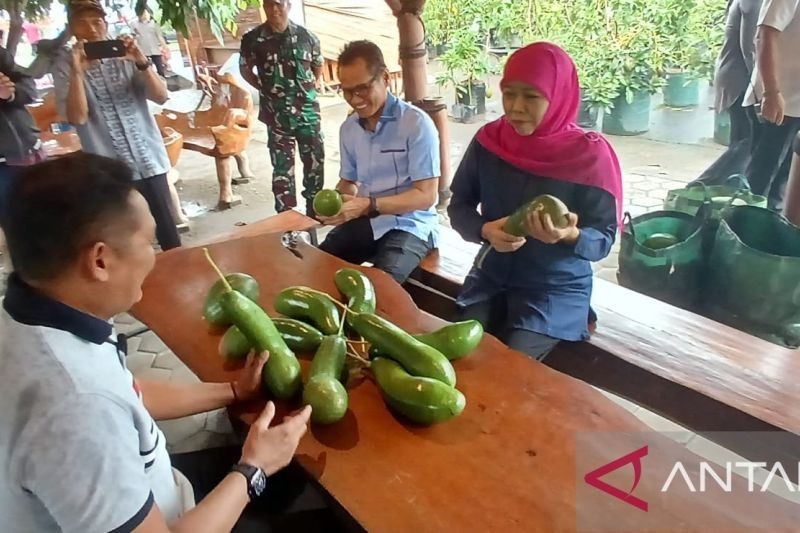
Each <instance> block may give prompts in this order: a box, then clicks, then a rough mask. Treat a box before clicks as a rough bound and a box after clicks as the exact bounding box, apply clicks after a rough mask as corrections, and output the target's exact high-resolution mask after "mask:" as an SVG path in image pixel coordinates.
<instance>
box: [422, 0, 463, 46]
mask: <svg viewBox="0 0 800 533" xmlns="http://www.w3.org/2000/svg"><path fill="white" fill-rule="evenodd" d="M462 7H463V5H462V3H461V2H458V1H457V0H428V1H427V3H426V4H425V10H424V11H423V12H422V21H423V23H424V25H425V35H426V38H427V43H428V44H429V46H430V48H431V50H430V52H431V54H430V55H431V57H438V56H441V55H442V54H444V53H445V52H446V51H447V47H448V44H449V42H450V39H451V38H452V36H453V32H454V31H455V30H456V28H457V27H459V26H460V25H461V22H460V21H461V20H464V17H462Z"/></svg>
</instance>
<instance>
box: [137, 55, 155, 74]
mask: <svg viewBox="0 0 800 533" xmlns="http://www.w3.org/2000/svg"><path fill="white" fill-rule="evenodd" d="M152 66H153V60H152V59H150V58H149V57H148V58H147V61H145V62H144V63H142V64H139V63H136V68H138V69H139V70H141V71H142V72H144V71H145V70H147V69H149V68H150V67H152Z"/></svg>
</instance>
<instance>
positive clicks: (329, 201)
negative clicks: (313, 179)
mask: <svg viewBox="0 0 800 533" xmlns="http://www.w3.org/2000/svg"><path fill="white" fill-rule="evenodd" d="M313 205H314V212H315V213H316V214H318V215H322V216H324V217H335V216H336V215H338V214H339V211H341V210H342V195H341V194H339V191H336V190H333V189H322V190H321V191H319V192H318V193H317V194H315V195H314V204H313Z"/></svg>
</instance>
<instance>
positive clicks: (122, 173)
mask: <svg viewBox="0 0 800 533" xmlns="http://www.w3.org/2000/svg"><path fill="white" fill-rule="evenodd" d="M131 191H133V171H132V170H131V169H130V167H129V166H128V165H127V164H125V163H124V162H122V161H119V160H116V159H110V158H108V157H102V156H99V155H93V154H87V153H83V152H78V153H75V154H71V155H68V156H65V157H61V158H58V159H51V160H49V161H45V162H43V163H39V164H36V165H33V166H31V167H28V168H26V169H24V170H23V171H22V172H20V173H19V174H18V175H17V176H16V178H15V179H14V183H13V185H12V187H11V191H10V194H9V199H10V201H9V202H8V210H7V216H6V221H5V226H6V227H4V228H3V229H4V230H5V233H6V241H7V243H8V251H9V254H10V256H11V262H12V264H13V266H14V270H15V271H16V272H17V273H18V274H19V275H20V276H21V277H22V278H23V279H25V280H30V281H45V280H52V279H54V278H56V277H58V276H59V275H60V274H62V273H63V272H64V270H66V269H68V268H70V267H71V266H72V264H73V263H74V262H75V260H76V259H77V257H78V255H79V254H80V252H81V249H82V248H83V247H85V246H87V245H89V244H94V242H97V240H99V239H100V236H101V235H102V234H103V233H102V232H103V229H105V228H108V229H110V230H112V231H119V228H120V225H119V224H117V223H116V222H118V221H120V220H122V219H124V218H125V217H126V216H130V214H131V204H130V197H131ZM93 239H96V240H95V241H94V242H92V240H93Z"/></svg>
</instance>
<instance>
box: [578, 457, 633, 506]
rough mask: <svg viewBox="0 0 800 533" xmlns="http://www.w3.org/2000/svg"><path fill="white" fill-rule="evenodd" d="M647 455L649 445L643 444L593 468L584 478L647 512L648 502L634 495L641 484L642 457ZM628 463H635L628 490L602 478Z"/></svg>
mask: <svg viewBox="0 0 800 533" xmlns="http://www.w3.org/2000/svg"><path fill="white" fill-rule="evenodd" d="M646 455H647V446H643V447H641V448H639V449H638V450H635V451H633V452H631V453H629V454H627V455H623V456H622V457H620V458H619V459H615V460H613V461H611V462H610V463H608V464H605V465H603V466H601V467H600V468H597V469H596V470H592V471H591V472H589V473H588V474H586V475H585V476H584V477H583V480H584V481H585V482H586V483H587V484H589V485H591V486H592V487H594V488H596V489H600V490H602V491H603V492H605V493H606V494H609V495H611V496H613V497H615V498H617V499H620V500H622V501H623V502H625V503H627V504H628V505H633V506H634V507H636V508H637V509H640V510H642V511H645V512H647V502H646V501H644V500H642V499H641V498H637V497H636V496H634V495H633V491H634V490H636V487H637V485H639V481H640V480H641V478H642V457H645V456H646ZM627 464H631V465H633V486H632V487H631V490H629V491H628V492H625V491H622V490H620V489H618V488H617V487H615V486H613V485H609V484H608V483H606V482H605V481H602V480H601V479H600V478H601V477H603V476H605V475H606V474H609V473H611V472H613V471H614V470H618V469H620V468H622V467H623V466H625V465H627Z"/></svg>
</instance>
